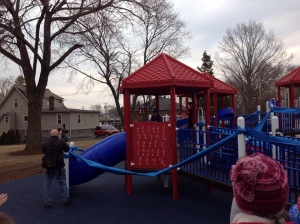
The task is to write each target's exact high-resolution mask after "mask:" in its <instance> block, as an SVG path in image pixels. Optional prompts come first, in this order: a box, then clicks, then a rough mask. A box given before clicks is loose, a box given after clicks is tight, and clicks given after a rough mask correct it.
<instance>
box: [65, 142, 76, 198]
mask: <svg viewBox="0 0 300 224" xmlns="http://www.w3.org/2000/svg"><path fill="white" fill-rule="evenodd" d="M73 147H74V142H70V148H73ZM64 154H65V155H67V156H69V152H65V153H64ZM64 163H65V170H66V182H67V187H68V194H70V167H69V157H68V158H64Z"/></svg>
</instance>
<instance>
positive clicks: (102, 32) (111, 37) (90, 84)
mask: <svg viewBox="0 0 300 224" xmlns="http://www.w3.org/2000/svg"><path fill="white" fill-rule="evenodd" d="M114 13H116V14H118V13H117V12H114ZM116 16H117V15H116ZM91 21H92V22H91ZM81 22H82V23H81V24H80V26H78V27H77V29H78V32H80V29H82V27H84V29H87V30H89V31H88V32H87V33H85V34H84V35H81V36H80V37H78V38H79V39H80V42H82V43H85V44H84V45H85V46H84V47H83V48H81V49H80V50H79V51H78V54H75V55H74V56H75V57H71V58H70V60H69V61H68V62H67V64H68V67H69V68H71V69H73V70H74V71H76V73H81V74H84V75H85V76H86V77H85V78H84V80H83V81H82V83H81V85H80V86H79V90H81V91H86V92H87V93H88V92H89V91H90V90H91V89H92V88H94V87H95V86H96V85H97V84H99V83H101V84H104V85H105V86H107V87H108V88H109V92H110V93H111V94H112V96H113V98H114V101H115V104H116V109H117V111H118V114H119V116H120V119H121V121H122V123H123V111H122V109H121V105H120V102H119V98H120V91H119V90H120V85H121V82H122V80H123V78H124V77H125V76H127V75H129V74H130V73H131V67H132V57H133V54H134V50H131V49H130V48H129V47H128V44H125V43H129V42H130V41H129V40H125V38H124V36H123V32H122V31H123V27H126V24H125V23H124V20H122V19H121V18H119V17H117V18H115V17H114V16H113V15H112V11H106V12H104V11H102V12H101V13H98V14H97V15H95V16H93V18H87V19H86V20H82V21H81ZM92 27H94V28H93V29H92ZM86 64H88V65H89V66H90V67H89V69H88V70H89V72H86V71H85V70H83V69H82V68H84V67H86ZM102 91H103V90H102ZM102 94H104V93H103V92H102Z"/></svg>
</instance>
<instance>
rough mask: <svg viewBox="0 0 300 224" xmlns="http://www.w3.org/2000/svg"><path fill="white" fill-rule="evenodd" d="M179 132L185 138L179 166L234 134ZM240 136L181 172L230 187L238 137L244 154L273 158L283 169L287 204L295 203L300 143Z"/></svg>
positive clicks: (299, 177) (227, 131) (299, 181)
mask: <svg viewBox="0 0 300 224" xmlns="http://www.w3.org/2000/svg"><path fill="white" fill-rule="evenodd" d="M180 132H181V136H185V137H181V138H184V140H182V142H181V144H180V147H179V152H178V155H179V161H178V162H182V161H184V160H185V159H187V158H189V157H191V156H193V155H195V154H197V153H198V152H201V151H203V150H204V149H206V148H207V147H209V146H210V145H213V144H215V143H216V142H219V141H221V140H222V139H224V138H226V137H228V136H230V135H233V134H236V133H237V130H234V129H223V128H216V127H210V128H209V131H202V130H190V129H182V130H180ZM242 135H243V134H239V135H238V136H237V137H236V138H234V140H232V141H229V142H227V143H226V144H224V145H222V146H221V147H219V148H217V149H215V150H214V151H213V152H210V153H208V154H206V155H205V156H203V157H201V158H199V159H197V160H195V161H193V162H191V163H189V164H186V165H184V166H182V167H180V169H181V170H183V171H187V172H189V173H192V174H194V175H200V176H203V177H206V178H210V179H214V180H216V181H218V182H222V183H224V184H227V185H228V184H231V181H230V178H229V171H230V169H231V166H232V165H234V164H235V163H236V161H237V159H238V158H239V157H241V156H239V150H238V138H239V136H240V137H242V139H243V142H244V148H245V149H244V151H245V152H244V154H246V155H251V154H253V153H255V152H260V153H263V154H265V155H267V156H269V157H273V158H274V159H275V160H277V161H278V162H279V163H281V164H282V165H283V167H284V169H285V170H286V172H287V174H288V179H289V186H290V192H289V202H291V203H296V201H297V197H298V196H299V195H300V191H299V190H300V144H299V142H300V139H298V138H292V137H281V139H283V140H288V141H290V144H287V143H286V142H282V143H278V142H276V141H275V142H274V141H270V140H261V139H258V138H256V137H253V136H250V135H246V136H244V137H243V136H242ZM265 136H267V135H265ZM206 142H207V144H206Z"/></svg>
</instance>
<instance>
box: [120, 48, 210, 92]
mask: <svg viewBox="0 0 300 224" xmlns="http://www.w3.org/2000/svg"><path fill="white" fill-rule="evenodd" d="M171 86H176V94H180V93H182V94H185V93H192V92H199V91H201V90H203V89H205V88H211V87H213V82H212V80H211V79H209V78H207V77H206V76H203V75H200V74H199V72H198V71H196V70H194V69H192V68H190V67H188V66H187V65H185V64H183V63H181V62H180V61H178V60H176V59H174V58H172V57H171V56H169V55H167V54H164V53H162V54H160V55H158V56H157V57H156V58H155V59H153V60H152V61H150V62H149V63H147V64H146V65H144V66H143V67H141V68H139V69H138V70H137V71H135V72H134V73H132V74H131V75H129V76H128V77H126V78H125V79H123V81H122V87H121V88H122V91H123V90H124V89H130V92H131V93H132V94H153V95H154V94H158V95H169V93H170V87H171Z"/></svg>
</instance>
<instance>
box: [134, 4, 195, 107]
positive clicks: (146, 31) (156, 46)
mask: <svg viewBox="0 0 300 224" xmlns="http://www.w3.org/2000/svg"><path fill="white" fill-rule="evenodd" d="M146 2H147V8H144V9H143V10H141V8H136V10H135V11H134V13H135V15H138V16H137V18H138V19H137V20H136V21H134V22H133V23H134V26H133V30H134V33H135V34H136V36H137V41H138V42H137V46H138V49H139V53H140V54H141V56H142V57H141V63H140V64H141V65H145V64H146V63H148V62H149V61H150V60H152V59H153V58H155V57H156V56H158V55H159V54H160V53H162V52H164V53H167V54H169V55H171V56H172V57H174V58H184V57H187V56H189V55H190V49H189V47H188V46H187V42H188V41H189V40H191V39H192V35H191V33H190V32H189V31H187V30H186V22H185V21H183V20H181V19H180V17H179V14H178V12H175V9H174V5H173V4H172V3H171V2H170V1H168V0H147V1H146ZM140 100H141V101H143V103H144V107H145V108H147V105H149V102H150V100H151V96H141V97H140ZM136 101H137V96H134V97H133V100H132V105H133V108H135V105H136Z"/></svg>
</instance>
